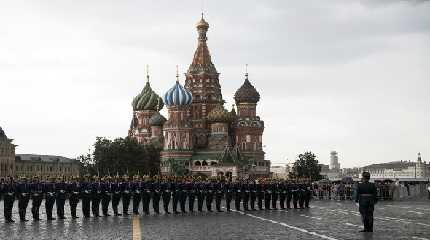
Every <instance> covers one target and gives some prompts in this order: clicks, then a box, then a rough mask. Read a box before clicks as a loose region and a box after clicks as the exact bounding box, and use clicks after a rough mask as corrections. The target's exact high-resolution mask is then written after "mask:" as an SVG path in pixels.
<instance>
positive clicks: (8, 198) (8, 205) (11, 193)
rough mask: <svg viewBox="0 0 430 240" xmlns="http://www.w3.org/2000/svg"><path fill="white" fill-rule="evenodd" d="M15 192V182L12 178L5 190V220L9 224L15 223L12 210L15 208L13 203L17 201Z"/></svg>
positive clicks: (7, 182)
mask: <svg viewBox="0 0 430 240" xmlns="http://www.w3.org/2000/svg"><path fill="white" fill-rule="evenodd" d="M15 190H16V185H15V182H14V181H13V179H12V178H9V180H8V181H6V183H5V185H4V188H3V200H4V203H3V204H4V207H3V208H4V209H3V210H4V218H5V220H6V222H8V223H11V222H15V221H14V220H13V219H12V208H13V202H14V201H15Z"/></svg>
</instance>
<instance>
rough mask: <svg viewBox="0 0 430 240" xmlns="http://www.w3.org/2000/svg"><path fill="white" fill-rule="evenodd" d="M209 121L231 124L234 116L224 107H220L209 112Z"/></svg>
mask: <svg viewBox="0 0 430 240" xmlns="http://www.w3.org/2000/svg"><path fill="white" fill-rule="evenodd" d="M207 120H208V121H209V122H231V121H233V115H232V114H231V113H230V112H228V111H227V110H226V109H225V108H224V107H223V106H222V105H218V106H216V107H215V108H214V109H212V111H210V112H209V114H208V116H207Z"/></svg>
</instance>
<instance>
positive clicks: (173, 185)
mask: <svg viewBox="0 0 430 240" xmlns="http://www.w3.org/2000/svg"><path fill="white" fill-rule="evenodd" d="M178 185H179V183H178V180H177V179H174V180H173V182H172V183H171V184H170V191H171V192H172V209H173V213H174V214H178V213H179V212H178V210H177V209H178V203H179V189H178Z"/></svg>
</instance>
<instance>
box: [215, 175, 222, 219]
mask: <svg viewBox="0 0 430 240" xmlns="http://www.w3.org/2000/svg"><path fill="white" fill-rule="evenodd" d="M223 196H224V191H223V183H222V182H220V181H218V182H217V183H216V184H215V207H216V210H217V211H218V212H223V211H222V210H221V201H222V197H223Z"/></svg>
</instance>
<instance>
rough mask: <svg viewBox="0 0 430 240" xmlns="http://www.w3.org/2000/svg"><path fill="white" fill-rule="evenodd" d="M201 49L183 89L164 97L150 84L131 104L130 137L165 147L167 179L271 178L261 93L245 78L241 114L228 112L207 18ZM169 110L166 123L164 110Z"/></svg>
mask: <svg viewBox="0 0 430 240" xmlns="http://www.w3.org/2000/svg"><path fill="white" fill-rule="evenodd" d="M196 27H197V32H198V45H197V49H196V51H195V53H194V58H193V61H192V63H191V65H190V67H189V68H188V71H187V72H186V73H185V85H184V86H182V85H181V83H180V81H179V76H178V74H176V83H175V84H174V86H173V87H172V88H170V89H169V90H168V91H167V92H166V93H165V94H164V96H163V98H161V97H160V96H159V95H157V93H155V92H154V91H153V90H152V88H151V85H150V83H149V76H148V75H147V82H146V85H145V87H144V88H143V90H142V92H141V93H140V94H138V95H137V96H136V97H135V98H134V99H133V101H132V106H133V118H132V121H131V126H130V130H129V133H128V135H129V137H132V138H135V139H136V140H137V141H138V143H141V144H148V143H152V144H154V143H155V144H159V146H162V151H161V163H160V164H161V166H160V170H161V173H162V174H163V175H169V174H178V173H180V174H193V175H199V174H200V175H202V174H204V175H207V176H219V175H224V176H228V177H233V178H236V177H246V176H268V175H269V172H270V161H268V160H265V159H264V154H265V153H264V151H263V144H262V135H263V131H264V121H262V120H261V119H260V117H259V116H258V115H257V112H256V109H257V103H258V101H259V100H260V94H259V93H258V91H257V90H256V89H255V87H254V86H253V85H252V84H251V82H250V81H249V79H248V73H246V74H245V81H244V82H243V84H242V86H240V87H239V89H238V90H237V91H236V93H235V94H234V100H235V102H236V107H237V112H236V110H235V108H234V106H233V107H232V109H231V110H230V111H228V110H226V109H225V108H224V103H225V101H224V100H223V97H222V93H221V85H220V82H219V73H218V72H217V70H216V68H215V65H214V64H213V63H212V60H211V55H210V53H209V49H208V46H207V43H206V42H207V37H206V33H207V31H208V29H209V24H208V23H207V22H206V21H205V19H204V18H203V15H202V18H201V19H200V21H199V22H198V23H197V25H196ZM164 105H165V106H166V107H167V110H168V116H167V119H166V118H165V117H164V116H163V115H161V114H160V110H161V109H162V108H163V107H164Z"/></svg>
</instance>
